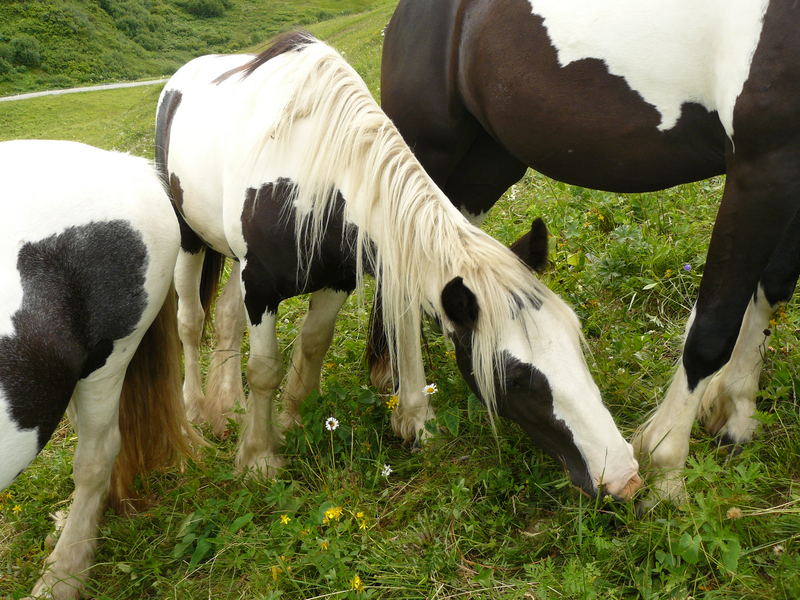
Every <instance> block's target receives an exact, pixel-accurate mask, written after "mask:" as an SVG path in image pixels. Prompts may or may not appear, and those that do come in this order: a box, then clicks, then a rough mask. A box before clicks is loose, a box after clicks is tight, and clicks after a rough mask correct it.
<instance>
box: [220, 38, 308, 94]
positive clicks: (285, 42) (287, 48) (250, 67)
mask: <svg viewBox="0 0 800 600" xmlns="http://www.w3.org/2000/svg"><path fill="white" fill-rule="evenodd" d="M315 41H317V40H316V38H315V37H314V36H313V35H311V34H310V33H309V32H307V31H305V30H302V29H300V30H297V31H287V32H286V33H282V34H280V35H279V36H278V37H276V38H275V39H274V40H273V42H272V44H270V45H269V47H268V48H267V49H266V50H264V51H262V52H260V53H259V54H257V55H256V56H254V57H253V59H252V60H249V61H247V62H246V63H245V64H243V65H241V66H238V67H236V68H234V69H231V70H229V71H225V72H224V73H223V74H222V75H220V76H219V77H217V78H216V79H214V81H212V82H211V83H214V84H216V85H219V84H220V83H222V82H223V81H225V80H226V79H228V78H229V77H231V76H232V75H236V74H237V73H241V74H242V78H245V77H249V76H250V75H252V74H253V72H254V71H255V70H256V69H258V68H259V67H260V66H261V65H263V64H264V63H266V62H267V61H269V60H272V59H273V58H275V57H276V56H280V55H281V54H285V53H286V52H293V51H298V50H302V49H303V48H304V47H305V46H307V45H308V44H313V43H314V42H315Z"/></svg>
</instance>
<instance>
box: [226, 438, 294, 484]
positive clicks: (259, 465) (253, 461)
mask: <svg viewBox="0 0 800 600" xmlns="http://www.w3.org/2000/svg"><path fill="white" fill-rule="evenodd" d="M284 462H285V461H284V459H283V457H282V456H281V455H280V454H279V453H278V452H275V451H273V450H263V449H259V450H255V449H249V448H247V447H246V446H241V447H240V448H239V452H238V453H237V454H236V469H237V470H238V471H239V472H242V473H245V472H246V473H247V474H248V475H251V476H253V477H265V478H270V477H275V475H277V473H278V471H279V470H280V469H281V467H283V465H284Z"/></svg>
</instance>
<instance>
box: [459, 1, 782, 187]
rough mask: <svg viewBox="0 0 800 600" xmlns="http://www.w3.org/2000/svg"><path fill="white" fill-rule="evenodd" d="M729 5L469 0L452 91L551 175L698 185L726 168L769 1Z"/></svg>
mask: <svg viewBox="0 0 800 600" xmlns="http://www.w3.org/2000/svg"><path fill="white" fill-rule="evenodd" d="M695 4H696V3H695ZM736 5H737V7H738V8H740V9H741V11H740V13H742V14H741V15H739V16H738V17H735V16H731V15H732V14H733V11H732V10H731V9H730V8H725V7H723V6H722V5H721V4H720V3H719V2H712V3H711V4H709V5H708V6H705V5H704V6H703V7H701V8H700V9H697V8H694V9H692V7H691V6H690V5H689V4H688V3H687V2H683V1H680V2H676V3H667V4H664V3H654V2H646V3H637V2H633V1H632V0H609V1H607V2H605V3H603V4H599V5H598V3H596V2H587V1H586V0H568V1H567V2H563V1H562V2H554V1H551V0H504V1H501V2H489V1H488V0H483V1H481V0H479V1H478V2H476V3H474V4H473V5H471V8H470V10H469V11H467V14H466V15H465V17H464V25H463V31H462V36H461V40H460V47H459V87H460V91H461V94H462V96H463V98H464V101H465V103H466V105H467V107H468V108H469V109H470V111H471V112H472V114H474V115H475V116H476V118H478V120H479V121H480V122H481V124H482V125H483V126H484V128H485V129H486V130H487V131H489V132H490V134H492V135H493V136H494V137H495V138H496V139H498V140H499V141H500V142H501V143H502V144H503V145H504V146H505V147H507V148H508V149H509V150H510V151H511V152H512V154H514V155H515V156H516V157H517V158H519V159H520V160H522V161H524V162H525V163H526V164H529V165H530V166H533V167H534V168H536V169H538V170H541V171H543V172H545V173H547V174H550V175H552V176H554V177H556V178H558V179H561V180H564V181H568V182H570V183H575V184H579V185H584V186H587V187H597V188H602V189H610V190H615V191H642V190H646V189H658V188H661V187H665V186H669V185H674V184H676V183H681V182H684V181H691V180H695V179H700V178H704V177H708V176H710V175H714V174H717V173H720V172H722V171H724V154H725V150H726V142H727V138H728V137H730V136H731V135H732V134H733V125H732V114H733V106H734V104H735V100H736V97H737V96H738V94H739V92H740V91H741V88H742V85H743V83H744V81H745V79H746V77H747V74H748V72H749V61H750V60H751V58H752V51H753V50H754V48H755V45H756V44H757V42H758V38H759V35H760V28H761V17H762V16H763V9H764V6H765V5H766V3H765V2H748V3H745V2H737V3H736ZM739 5H742V6H739ZM693 6H694V5H693ZM734 8H736V7H734ZM510 32H513V35H512V34H510ZM731 32H734V33H736V35H729V34H730V33H731ZM731 38H734V42H731V41H730V39H731Z"/></svg>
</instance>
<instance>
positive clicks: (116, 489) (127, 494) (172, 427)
mask: <svg viewBox="0 0 800 600" xmlns="http://www.w3.org/2000/svg"><path fill="white" fill-rule="evenodd" d="M180 353H181V347H180V341H179V338H178V320H177V303H176V297H175V289H174V288H173V287H172V286H170V289H169V291H168V292H167V298H166V300H165V301H164V305H163V306H162V307H161V310H160V311H159V313H158V316H157V317H156V319H155V321H153V323H152V325H150V328H149V329H148V330H147V333H145V335H144V338H143V339H142V341H141V343H140V344H139V348H138V349H137V350H136V353H135V354H134V356H133V359H132V360H131V362H130V364H129V365H128V370H127V373H126V375H125V383H124V385H123V388H122V395H121V397H120V406H119V428H120V433H121V436H122V444H121V448H120V452H119V455H118V456H117V461H116V463H115V464H114V470H113V472H112V475H111V488H110V490H109V501H110V503H111V504H112V506H114V508H115V509H117V510H119V511H121V512H124V511H125V510H127V509H129V508H130V506H131V504H130V501H129V499H130V498H131V496H132V495H133V494H132V493H133V482H134V479H135V478H136V475H138V474H144V473H148V472H150V471H152V470H154V469H160V468H164V467H169V466H172V465H174V464H176V463H178V462H180V461H182V460H183V459H184V458H187V457H190V456H192V455H193V452H194V448H195V447H197V446H198V445H202V444H204V443H205V442H204V441H203V440H202V438H201V437H200V435H198V434H197V433H196V432H195V431H194V429H193V428H192V426H191V425H190V424H189V422H188V421H187V420H186V414H185V412H184V408H183V398H182V394H181V363H180V356H181V354H180Z"/></svg>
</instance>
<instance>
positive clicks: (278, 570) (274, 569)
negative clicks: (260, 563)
mask: <svg viewBox="0 0 800 600" xmlns="http://www.w3.org/2000/svg"><path fill="white" fill-rule="evenodd" d="M280 574H281V568H280V567H278V566H277V565H273V566H272V581H278V575H280Z"/></svg>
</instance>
